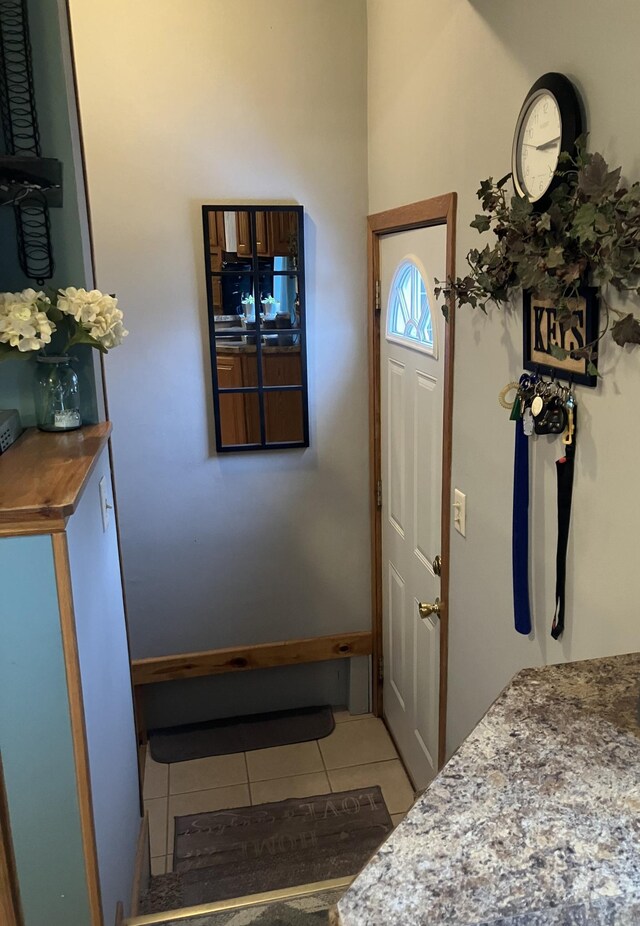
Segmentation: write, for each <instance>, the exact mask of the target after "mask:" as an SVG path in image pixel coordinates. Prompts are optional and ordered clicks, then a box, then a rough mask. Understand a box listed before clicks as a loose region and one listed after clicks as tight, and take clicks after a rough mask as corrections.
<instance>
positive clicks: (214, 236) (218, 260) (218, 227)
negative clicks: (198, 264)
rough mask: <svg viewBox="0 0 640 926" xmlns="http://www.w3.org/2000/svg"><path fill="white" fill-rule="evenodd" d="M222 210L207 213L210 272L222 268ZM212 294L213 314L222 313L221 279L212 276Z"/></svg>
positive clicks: (216, 271) (217, 271)
mask: <svg viewBox="0 0 640 926" xmlns="http://www.w3.org/2000/svg"><path fill="white" fill-rule="evenodd" d="M224 246H225V243H224V212H210V213H209V253H210V255H211V257H210V261H211V272H212V273H219V272H220V271H221V270H222V252H223V251H224ZM211 290H212V294H213V314H214V315H221V314H222V280H221V279H220V277H213V278H212V280H211Z"/></svg>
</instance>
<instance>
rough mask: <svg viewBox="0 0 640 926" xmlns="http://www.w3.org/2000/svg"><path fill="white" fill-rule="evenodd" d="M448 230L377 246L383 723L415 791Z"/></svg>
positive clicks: (428, 753)
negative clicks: (437, 291) (440, 289)
mask: <svg viewBox="0 0 640 926" xmlns="http://www.w3.org/2000/svg"><path fill="white" fill-rule="evenodd" d="M446 239H447V231H446V226H444V225H437V226H432V227H427V228H418V229H415V230H411V231H403V232H398V233H397V234H391V235H384V236H382V237H381V238H380V263H379V268H380V289H381V320H380V321H381V323H380V365H381V369H380V386H381V475H382V624H383V657H384V688H383V704H384V716H385V719H386V721H387V724H388V726H389V729H390V730H391V733H392V735H393V737H394V739H395V741H396V743H397V745H398V748H399V750H400V753H401V754H402V758H403V759H404V762H405V764H406V766H407V768H408V770H409V772H410V774H411V776H412V778H413V781H414V784H415V785H416V787H417V788H424V787H426V786H427V784H428V783H429V782H430V781H431V779H432V778H433V777H434V776H435V774H436V773H437V770H438V733H439V682H440V678H439V665H440V626H439V619H438V615H437V614H433V615H431V616H428V617H423V616H421V614H420V609H419V606H420V604H421V603H434V602H435V601H436V598H438V597H439V594H440V579H439V577H438V576H439V569H438V565H437V563H436V564H435V565H434V561H435V560H436V557H438V556H440V553H441V550H440V543H441V495H442V427H443V395H444V385H443V384H444V376H443V370H444V325H445V321H444V318H443V316H442V312H441V309H440V307H439V306H438V305H436V301H435V298H434V295H433V287H434V280H444V279H445V278H446V269H445V267H446Z"/></svg>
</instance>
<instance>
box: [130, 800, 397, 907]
mask: <svg viewBox="0 0 640 926" xmlns="http://www.w3.org/2000/svg"><path fill="white" fill-rule="evenodd" d="M392 829H393V824H392V822H391V817H390V816H389V812H388V810H387V806H386V804H385V802H384V798H383V797H382V792H381V790H380V788H379V787H377V786H376V787H373V788H359V789H356V790H354V791H340V792H338V793H336V794H322V795H319V796H317V797H307V798H291V799H289V800H287V801H278V802H277V803H273V804H258V805H257V806H256V807H240V808H234V809H233V810H217V811H214V812H212V813H203V814H191V815H190V816H186V817H176V824H175V844H174V853H173V866H174V871H173V872H172V873H171V874H167V875H158V876H157V877H155V878H152V879H151V882H150V886H149V890H148V892H147V894H146V895H145V896H144V897H143V898H142V912H145V913H162V912H165V911H167V910H175V909H178V908H179V907H191V906H196V905H198V904H204V903H213V902H215V901H217V900H228V899H229V898H232V897H245V896H247V895H250V894H260V893H263V892H264V891H274V890H278V889H279V888H285V887H294V886H296V885H301V884H313V883H315V882H317V881H328V880H333V879H334V878H345V877H349V876H351V875H356V874H357V873H358V872H359V871H360V869H361V868H362V867H363V866H364V865H365V864H366V862H367V861H368V860H369V858H370V857H371V856H372V855H373V853H374V852H375V851H376V850H377V849H378V847H379V846H380V844H381V843H382V842H383V840H384V839H385V837H386V836H387V835H388V834H389V833H390V832H391V830H392Z"/></svg>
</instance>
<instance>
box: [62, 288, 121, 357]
mask: <svg viewBox="0 0 640 926" xmlns="http://www.w3.org/2000/svg"><path fill="white" fill-rule="evenodd" d="M57 307H58V308H59V309H60V311H61V312H64V314H65V315H72V316H73V318H74V319H75V320H76V322H77V323H78V324H79V325H81V326H82V328H84V330H85V331H86V332H87V333H88V334H90V335H91V337H92V338H94V339H95V340H96V341H98V342H99V343H100V344H102V346H103V347H105V348H106V349H107V350H109V349H110V348H112V347H116V346H117V345H118V344H122V341H123V339H124V338H126V336H127V335H128V334H129V332H128V331H127V330H126V328H125V327H124V325H123V324H122V319H123V318H124V315H123V314H122V312H121V311H120V309H119V308H118V300H117V299H116V298H115V296H109V295H105V294H104V293H101V292H100V290H98V289H92V290H90V291H89V292H87V290H86V289H76V287H75V286H68V287H67V288H66V289H61V290H59V291H58V300H57Z"/></svg>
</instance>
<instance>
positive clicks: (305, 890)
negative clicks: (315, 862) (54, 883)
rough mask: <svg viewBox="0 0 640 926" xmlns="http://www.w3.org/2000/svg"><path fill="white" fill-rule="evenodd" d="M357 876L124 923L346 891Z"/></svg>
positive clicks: (136, 925) (131, 925) (141, 925)
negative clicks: (325, 892)
mask: <svg viewBox="0 0 640 926" xmlns="http://www.w3.org/2000/svg"><path fill="white" fill-rule="evenodd" d="M355 877H356V875H350V876H349V877H347V878H333V879H331V880H330V881H315V882H314V883H313V884H301V885H297V886H295V887H283V888H279V889H278V890H276V891H264V892H263V893H261V894H247V895H246V896H245V897H233V898H231V899H230V900H217V901H215V902H214V903H207V904H198V905H197V906H195V907H181V908H180V909H178V910H167V911H166V912H165V913H149V914H146V915H145V916H132V917H129V919H126V920H125V921H124V926H153V924H156V926H157V924H159V923H173V922H174V921H175V922H178V921H181V920H185V921H186V920H190V919H191V918H192V917H195V916H205V915H206V914H207V913H222V912H224V911H226V910H241V909H243V908H245V907H258V906H260V905H261V904H267V903H275V902H276V901H278V900H292V899H293V898H296V897H306V896H308V895H309V894H319V893H320V892H322V891H338V890H340V889H341V888H344V889H345V890H346V889H347V888H348V887H349V886H350V885H351V883H352V881H353V880H354V879H355Z"/></svg>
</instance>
